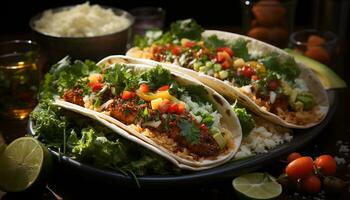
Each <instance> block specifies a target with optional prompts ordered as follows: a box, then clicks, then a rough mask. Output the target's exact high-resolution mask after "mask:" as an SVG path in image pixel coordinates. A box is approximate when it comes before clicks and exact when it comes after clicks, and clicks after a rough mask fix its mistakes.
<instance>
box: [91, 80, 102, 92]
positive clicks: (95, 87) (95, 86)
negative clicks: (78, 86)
mask: <svg viewBox="0 0 350 200" xmlns="http://www.w3.org/2000/svg"><path fill="white" fill-rule="evenodd" d="M88 85H89V87H90V88H91V89H92V91H93V92H96V91H99V90H101V89H102V87H103V84H102V83H100V82H90V83H88Z"/></svg>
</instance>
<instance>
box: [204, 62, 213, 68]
mask: <svg viewBox="0 0 350 200" xmlns="http://www.w3.org/2000/svg"><path fill="white" fill-rule="evenodd" d="M205 66H207V67H212V66H213V62H211V61H207V62H205Z"/></svg>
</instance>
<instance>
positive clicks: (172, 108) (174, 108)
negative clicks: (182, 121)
mask: <svg viewBox="0 0 350 200" xmlns="http://www.w3.org/2000/svg"><path fill="white" fill-rule="evenodd" d="M178 110H179V107H178V105H177V104H176V103H173V104H171V105H170V106H169V107H168V110H167V112H168V113H177V111H178Z"/></svg>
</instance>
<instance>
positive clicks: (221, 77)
mask: <svg viewBox="0 0 350 200" xmlns="http://www.w3.org/2000/svg"><path fill="white" fill-rule="evenodd" d="M219 77H220V79H222V80H223V79H226V78H227V77H228V72H227V71H220V72H219Z"/></svg>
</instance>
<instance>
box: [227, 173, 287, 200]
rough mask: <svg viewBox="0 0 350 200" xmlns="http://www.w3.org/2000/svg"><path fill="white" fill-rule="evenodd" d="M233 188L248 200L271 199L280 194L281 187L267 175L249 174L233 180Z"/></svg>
mask: <svg viewBox="0 0 350 200" xmlns="http://www.w3.org/2000/svg"><path fill="white" fill-rule="evenodd" d="M232 185H233V188H234V189H235V190H236V191H237V192H238V193H239V194H241V195H243V196H244V197H248V198H250V199H272V198H276V197H278V196H279V195H280V194H281V193H282V187H281V185H280V184H279V183H277V181H276V180H275V178H274V177H272V176H270V175H269V174H267V173H259V172H257V173H250V174H245V175H242V176H239V177H237V178H235V179H233V182H232Z"/></svg>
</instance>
